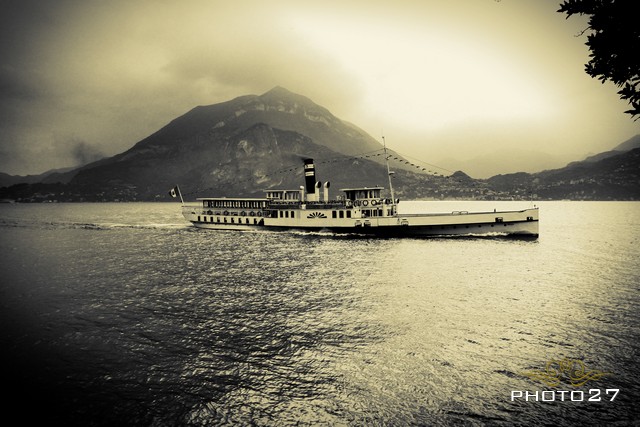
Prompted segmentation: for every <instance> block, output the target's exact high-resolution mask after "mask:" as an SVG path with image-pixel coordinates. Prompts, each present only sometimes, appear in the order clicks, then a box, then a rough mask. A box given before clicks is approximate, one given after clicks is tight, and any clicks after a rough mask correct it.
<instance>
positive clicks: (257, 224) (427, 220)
mask: <svg viewBox="0 0 640 427" xmlns="http://www.w3.org/2000/svg"><path fill="white" fill-rule="evenodd" d="M387 173H388V175H389V190H390V195H391V197H383V193H382V191H383V190H384V187H359V188H345V189H341V190H340V191H341V193H342V194H341V195H339V196H337V197H336V198H335V199H332V198H331V197H330V196H329V188H330V183H329V182H325V183H322V182H321V181H316V171H315V165H314V162H313V159H306V160H304V176H305V185H304V186H300V188H299V189H294V190H265V197H262V198H246V197H232V198H228V197H211V198H209V197H205V198H198V199H196V200H197V201H198V202H199V204H198V205H196V206H187V205H185V204H184V200H183V208H182V209H183V211H182V213H183V215H184V217H185V219H186V220H187V221H189V222H191V223H192V224H193V225H194V226H195V227H198V228H204V229H212V230H256V229H269V230H303V231H314V232H327V231H328V232H331V233H339V234H364V235H372V236H382V237H385V236H388V237H403V236H407V237H415V236H452V235H469V236H481V235H496V236H500V235H502V236H523V237H531V238H537V237H538V210H539V209H538V208H537V207H532V208H528V209H523V210H506V211H495V210H494V211H491V212H469V211H465V210H460V211H452V212H440V213H438V212H427V213H399V212H398V204H399V203H400V201H399V199H395V198H394V194H393V187H392V184H391V174H392V173H393V172H389V165H388V163H387ZM171 193H172V195H173V196H174V197H176V196H177V195H179V196H180V199H181V200H182V196H181V195H180V190H179V188H178V187H175V188H174V189H173V190H172V191H171Z"/></svg>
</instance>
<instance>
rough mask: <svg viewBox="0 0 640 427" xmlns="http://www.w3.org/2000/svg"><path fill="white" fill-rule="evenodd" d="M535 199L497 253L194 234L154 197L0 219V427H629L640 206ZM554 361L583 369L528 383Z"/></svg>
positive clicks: (412, 242)
mask: <svg viewBox="0 0 640 427" xmlns="http://www.w3.org/2000/svg"><path fill="white" fill-rule="evenodd" d="M427 205H428V206H430V207H431V208H433V209H434V210H438V211H448V210H469V211H472V210H485V209H491V210H492V209H493V208H494V207H498V209H500V208H503V207H505V206H507V207H513V208H523V207H527V205H528V204H525V206H523V204H522V203H505V202H502V203H497V202H464V203H463V202H456V203H451V202H432V203H428V204H427ZM452 206H453V207H452ZM539 206H540V208H541V211H540V218H541V223H540V233H541V235H540V238H539V239H537V240H511V239H500V238H430V239H375V238H362V237H361V238H356V237H339V236H332V235H323V234H313V233H296V232H282V233H278V232H269V231H256V232H230V231H222V232H221V231H206V230H197V229H195V228H193V227H190V226H189V225H188V224H187V223H185V221H184V220H183V218H182V216H181V214H180V206H179V204H168V203H155V204H152V203H123V204H117V203H114V204H43V205H19V204H15V205H0V233H1V234H0V267H1V272H2V285H1V287H0V291H1V294H0V298H1V299H0V301H1V305H2V311H1V313H2V314H1V317H0V321H1V322H2V335H1V340H2V341H1V345H2V351H3V355H4V361H3V368H4V377H3V379H4V381H3V385H4V389H5V391H8V392H9V396H8V398H6V399H5V402H4V403H5V408H7V409H6V410H5V418H8V414H11V415H12V416H15V417H16V418H17V420H18V421H17V424H25V423H27V422H33V421H41V422H43V423H46V424H43V425H51V424H54V422H58V423H63V424H64V425H83V426H92V425H94V426H103V425H105V426H106V425H110V426H111V425H112V426H127V425H136V426H186V425H188V426H211V425H234V426H235V425H258V426H289V425H303V426H305V425H310V426H315V425H326V426H335V425H345V426H388V425H394V426H404V425H428V426H432V425H436V426H438V425H442V426H448V425H470V426H476V425H505V426H510V425H557V426H574V425H618V426H624V425H638V421H637V420H638V419H640V410H639V409H638V400H639V399H640V381H639V375H640V374H639V372H640V361H639V357H640V352H639V350H640V310H639V308H640V293H639V290H640V269H638V265H639V264H640V203H635V202H619V203H618V202H540V203H539ZM401 207H402V204H401ZM564 359H567V360H573V361H578V362H581V363H583V364H584V366H585V369H586V372H587V373H588V372H591V374H592V375H591V376H590V377H589V378H588V379H587V381H586V382H585V383H583V384H577V383H576V382H575V381H574V383H571V382H570V379H571V378H577V376H576V375H574V372H573V370H571V372H569V370H562V369H560V370H557V371H555V372H557V373H559V377H558V378H559V380H560V383H557V384H551V385H549V384H546V383H544V382H543V381H542V380H540V379H539V378H538V379H536V378H534V377H531V376H528V375H527V373H531V372H541V371H544V370H545V369H546V368H545V367H546V364H547V362H550V363H552V362H553V361H561V360H564ZM578 362H575V363H578ZM557 366H558V365H556V364H553V365H552V366H551V367H552V368H553V367H557ZM574 366H576V365H574ZM600 374H602V375H600ZM614 390H619V391H618V392H616V391H614ZM520 396H522V397H520ZM525 398H526V399H525ZM536 399H537V400H536ZM589 399H591V401H590V400H589ZM612 399H613V400H612Z"/></svg>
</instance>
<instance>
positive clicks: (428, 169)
mask: <svg viewBox="0 0 640 427" xmlns="http://www.w3.org/2000/svg"><path fill="white" fill-rule="evenodd" d="M380 156H384V149H379V150H375V151H370V152H367V153H363V154H359V155H355V156H340V157H333V158H328V159H314V163H315V164H317V165H318V164H328V163H339V162H353V161H356V160H363V159H373V158H375V157H380ZM403 157H404V158H403ZM406 159H411V158H410V157H407V156H401V155H398V154H390V153H389V152H387V160H388V161H391V162H397V163H398V164H402V165H404V167H405V168H406V167H410V168H415V169H416V170H417V171H419V172H423V173H425V174H429V175H432V176H440V177H441V178H445V179H448V178H451V175H450V174H452V173H453V171H450V170H448V169H446V168H443V167H440V166H436V165H433V164H430V163H427V162H423V161H416V160H414V162H415V163H414V162H411V161H410V160H406ZM418 163H419V164H418ZM434 169H438V170H440V171H442V172H440V173H439V172H437V171H435V170H434ZM300 172H301V169H300V165H299V164H296V165H291V166H287V167H285V168H283V169H279V170H277V171H274V172H272V173H268V174H264V175H262V178H270V177H274V176H278V175H283V174H289V173H300ZM445 173H448V174H449V175H445ZM254 180H255V177H251V178H247V179H240V180H236V181H235V182H236V183H243V182H252V181H254ZM213 189H215V187H208V188H202V189H198V190H195V191H191V192H189V193H184V195H185V196H190V195H194V194H198V193H202V192H205V191H209V190H213ZM174 190H175V189H172V190H171V191H172V192H174ZM174 194H175V192H174V193H173V194H171V195H172V196H173V197H175V196H174Z"/></svg>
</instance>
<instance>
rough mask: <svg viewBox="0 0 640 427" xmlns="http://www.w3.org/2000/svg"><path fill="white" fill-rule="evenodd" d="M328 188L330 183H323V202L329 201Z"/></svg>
mask: <svg viewBox="0 0 640 427" xmlns="http://www.w3.org/2000/svg"><path fill="white" fill-rule="evenodd" d="M329 187H331V183H330V182H329V181H327V182H325V183H324V201H325V202H328V201H329Z"/></svg>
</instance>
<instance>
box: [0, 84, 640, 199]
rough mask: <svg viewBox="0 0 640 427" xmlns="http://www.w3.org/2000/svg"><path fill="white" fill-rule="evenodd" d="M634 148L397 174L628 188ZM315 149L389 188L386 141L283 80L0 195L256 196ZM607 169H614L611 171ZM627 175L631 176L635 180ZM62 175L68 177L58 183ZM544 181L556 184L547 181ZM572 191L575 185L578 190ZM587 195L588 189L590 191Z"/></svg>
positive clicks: (289, 181)
mask: <svg viewBox="0 0 640 427" xmlns="http://www.w3.org/2000/svg"><path fill="white" fill-rule="evenodd" d="M638 137H639V139H638V141H640V136H638ZM631 146H633V143H631V142H629V141H625V142H623V143H622V144H618V146H616V147H615V148H619V147H622V148H625V147H631ZM632 151H633V150H632ZM367 153H370V154H371V153H375V154H371V155H369V154H367ZM627 153H628V152H621V153H618V152H614V153H612V155H611V156H604V153H602V154H603V158H594V159H591V160H590V161H588V160H584V161H580V162H572V163H570V164H568V165H567V166H565V167H564V168H560V169H558V170H564V169H567V170H572V172H567V174H565V175H563V173H562V172H557V173H543V172H544V171H543V172H537V173H533V174H532V173H514V174H505V175H497V176H494V177H491V178H489V179H486V180H478V179H473V178H471V177H469V176H468V175H467V174H466V173H464V172H462V171H460V172H459V173H458V172H456V173H455V174H453V175H452V176H451V177H449V178H447V177H443V176H432V175H428V174H425V173H423V172H424V171H426V169H425V168H422V169H421V168H420V167H419V166H417V165H414V164H413V163H410V162H409V161H407V160H406V159H404V158H402V156H400V155H398V154H397V153H393V152H391V151H390V154H393V156H392V167H393V170H394V171H395V172H396V174H395V175H394V181H395V182H394V189H395V190H396V193H397V194H399V195H401V196H402V197H419V198H447V197H449V198H458V197H466V198H509V197H511V198H513V197H524V196H523V194H524V193H525V191H524V190H523V188H524V187H522V186H523V185H524V186H525V187H526V188H527V189H528V190H527V191H528V194H533V192H535V194H538V193H539V194H540V195H541V197H547V196H549V195H553V197H559V198H566V197H564V196H563V195H562V194H560V193H558V192H553V191H550V190H549V188H553V187H554V186H555V187H556V188H560V187H562V188H565V187H563V185H560V184H558V185H556V184H553V183H552V182H551V181H553V180H554V179H557V180H562V179H565V178H567V177H569V176H570V177H571V179H570V180H569V181H574V182H577V181H580V180H581V179H582V180H583V184H584V180H585V179H587V178H585V177H582V178H580V177H577V175H576V174H578V173H582V174H585V175H586V176H588V175H589V174H592V175H593V174H596V175H598V176H599V177H600V178H601V179H603V180H607V181H608V182H610V183H617V184H615V185H618V186H619V187H620V186H622V187H628V185H627V184H625V182H627V183H628V182H632V183H633V182H634V181H633V180H634V179H635V170H634V169H633V167H632V166H631V163H629V159H632V160H633V159H635V154H627ZM365 154H366V155H365ZM620 156H622V157H620ZM305 157H313V158H316V159H341V160H340V161H339V162H338V161H335V160H334V161H332V162H326V163H324V164H323V165H322V169H321V170H319V173H320V177H319V178H320V179H331V180H333V181H335V182H334V183H335V184H336V186H333V187H332V188H339V186H340V185H343V186H353V185H362V186H367V185H368V186H372V185H382V186H385V187H388V184H387V175H386V170H385V168H384V157H383V156H382V144H381V143H380V142H379V141H377V140H375V139H374V138H372V137H371V136H370V135H368V134H367V133H366V132H364V131H363V130H362V129H360V128H358V127H357V126H356V125H354V124H352V123H349V122H345V121H343V120H340V119H339V118H337V117H336V116H334V115H333V114H332V113H331V112H330V111H329V110H328V109H326V108H325V107H322V106H320V105H318V104H316V103H314V102H313V101H312V100H311V99H309V98H307V97H305V96H303V95H299V94H295V93H293V92H290V91H288V90H287V89H285V88H282V87H279V86H276V87H275V88H273V89H271V90H270V91H268V92H265V93H264V94H262V95H243V96H239V97H236V98H234V99H231V100H229V101H225V102H221V103H218V104H212V105H202V106H196V107H194V108H192V109H191V110H189V111H187V112H186V113H185V114H183V115H181V116H178V117H176V118H175V119H173V120H171V121H170V122H169V123H167V124H166V125H165V126H163V127H161V128H160V129H158V130H157V131H156V132H154V133H152V134H150V135H149V136H147V137H146V138H143V139H142V140H140V141H139V142H138V143H136V144H134V145H133V146H132V147H131V148H129V149H128V150H126V151H124V152H122V153H119V154H116V155H114V156H112V157H108V158H103V159H101V160H98V161H96V162H93V163H89V164H87V165H84V166H81V167H78V168H75V169H72V170H68V171H60V172H56V173H50V174H47V176H46V177H43V179H42V181H37V180H36V181H34V180H32V181H30V182H29V183H26V184H23V185H21V186H19V188H14V187H16V186H15V184H16V183H15V182H14V185H11V184H10V186H7V185H6V184H3V182H2V181H0V185H3V186H4V187H5V188H3V189H2V190H3V191H2V194H0V197H2V198H14V199H22V200H28V199H29V197H30V196H29V193H30V192H31V193H33V194H40V195H41V196H42V194H43V192H44V193H46V194H47V196H46V198H48V199H55V200H58V199H60V200H165V196H166V190H167V189H168V188H172V187H173V186H174V185H175V184H176V183H180V184H182V187H183V188H187V189H189V191H188V192H189V193H191V194H194V195H199V196H210V195H212V194H215V195H228V196H231V195H252V196H256V195H261V194H262V190H263V189H266V188H273V187H274V186H281V187H282V186H285V187H287V188H298V186H299V185H300V183H301V182H302V181H303V179H302V175H301V174H302V172H301V171H302V169H301V164H302V162H301V159H302V158H305ZM626 157H629V159H627V158H626ZM607 158H614V160H612V162H614V163H615V162H618V163H619V164H620V165H622V166H620V167H622V169H620V167H617V168H616V167H615V166H614V167H612V168H602V167H601V166H602V165H601V164H600V163H599V162H601V161H604V160H606V159H607ZM616 159H617V160H616ZM296 164H297V165H298V166H295V165H296ZM285 165H293V167H291V168H289V169H290V170H289V172H292V173H288V174H281V175H282V176H278V177H276V176H275V175H274V171H279V170H281V169H283V166H285ZM576 165H579V166H576ZM590 168H595V169H593V170H590ZM598 168H600V169H598ZM636 169H637V167H636ZM576 171H578V172H576ZM603 174H609V175H610V177H606V178H605V177H604V175H603ZM613 175H616V176H615V177H613ZM623 175H626V176H627V177H628V178H629V179H627V180H626V181H625V179H624V177H623ZM0 178H1V177H0ZM276 178H277V179H276ZM56 179H57V180H58V182H59V184H56V183H55V182H53V181H52V180H56ZM524 181H528V182H524ZM541 183H543V184H544V185H546V186H547V187H548V188H547V189H545V188H546V187H545V188H543V187H542V186H541V185H542V184H541ZM47 185H48V186H49V187H46V186H47ZM518 185H519V186H520V187H518ZM581 185H582V184H581ZM612 185H613V184H612ZM29 186H31V187H29ZM583 186H584V185H583ZM396 187H397V188H396ZM605 187H606V186H605ZM203 188H206V189H207V191H209V193H207V194H204V193H198V191H197V190H198V189H203ZM607 188H609V187H607ZM609 190H611V188H609ZM627 190H628V191H627ZM627 190H625V191H622V192H616V191H613V190H612V191H613V193H615V194H617V195H618V196H617V197H626V198H629V197H630V198H635V197H637V196H636V194H637V191H635V192H634V191H633V189H631V190H629V189H627ZM565 192H569V193H570V191H569V189H568V188H565ZM596 193H597V197H600V198H606V197H607V195H606V194H604V193H602V191H600V190H598V191H596ZM596 193H593V194H596ZM580 194H582V196H585V193H584V192H583V193H580ZM56 195H57V196H59V197H57V198H56ZM565 195H566V194H565ZM574 196H575V197H578V196H579V195H578V196H576V195H574ZM549 197H551V196H549ZM638 197H640V196H638ZM39 198H42V197H39ZM39 198H38V197H36V199H39Z"/></svg>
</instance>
